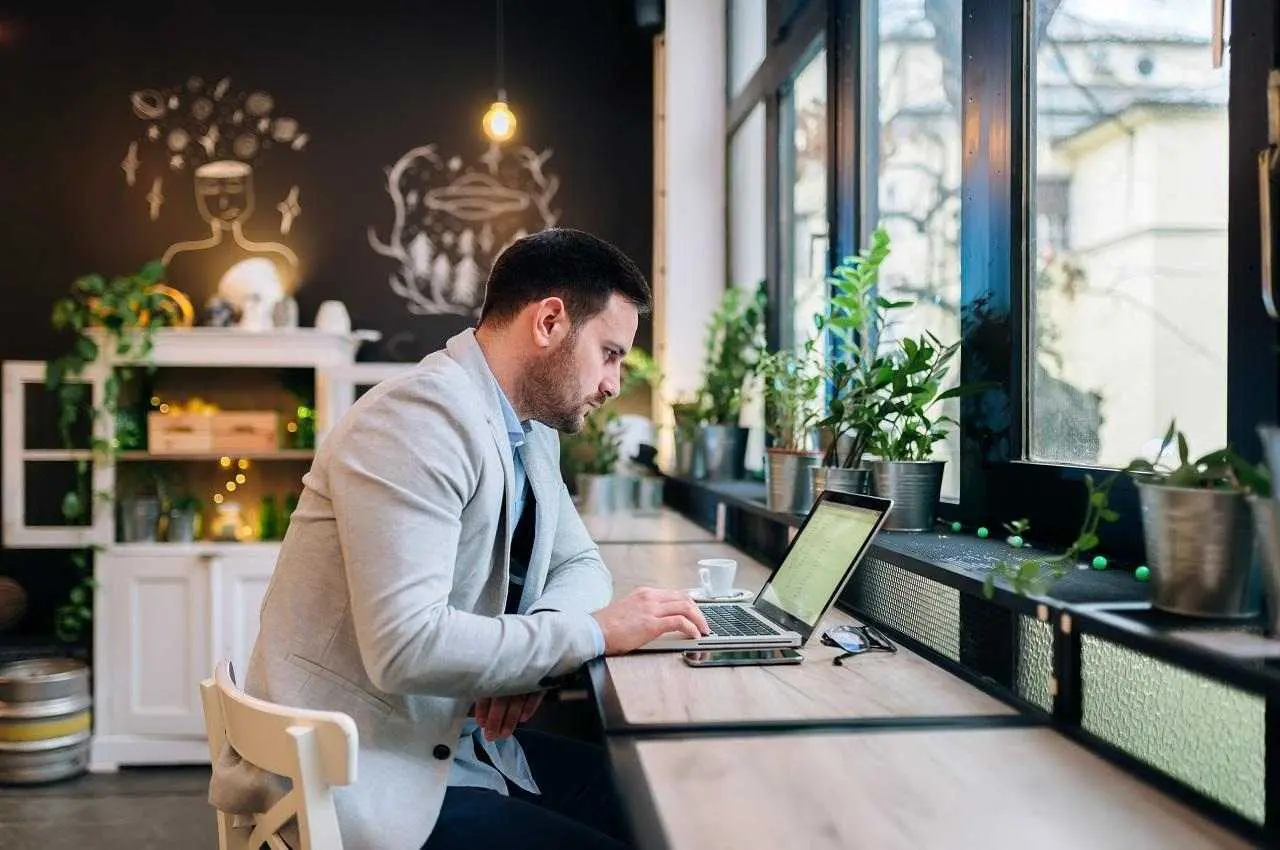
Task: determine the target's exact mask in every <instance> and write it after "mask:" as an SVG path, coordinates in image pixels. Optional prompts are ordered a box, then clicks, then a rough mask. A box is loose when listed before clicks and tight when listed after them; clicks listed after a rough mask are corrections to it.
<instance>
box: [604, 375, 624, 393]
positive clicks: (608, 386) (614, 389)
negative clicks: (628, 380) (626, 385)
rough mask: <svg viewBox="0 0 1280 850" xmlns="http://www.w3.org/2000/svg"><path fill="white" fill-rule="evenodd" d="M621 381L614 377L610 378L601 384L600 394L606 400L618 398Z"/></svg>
mask: <svg viewBox="0 0 1280 850" xmlns="http://www.w3.org/2000/svg"><path fill="white" fill-rule="evenodd" d="M619 383H620V382H619V380H618V379H617V378H615V377H613V376H609V377H607V378H605V379H604V380H603V381H601V382H600V392H601V394H602V395H603V396H604V397H605V398H617V397H618V391H619Z"/></svg>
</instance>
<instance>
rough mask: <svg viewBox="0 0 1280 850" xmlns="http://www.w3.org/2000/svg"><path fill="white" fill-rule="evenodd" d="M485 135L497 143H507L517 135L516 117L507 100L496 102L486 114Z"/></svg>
mask: <svg viewBox="0 0 1280 850" xmlns="http://www.w3.org/2000/svg"><path fill="white" fill-rule="evenodd" d="M483 124H484V133H485V135H486V136H488V137H489V138H490V139H492V140H493V141H495V142H505V141H507V140H508V139H510V138H511V137H512V136H514V135H515V134H516V115H515V113H514V112H512V111H511V107H509V106H507V102H506V101H505V100H495V101H494V102H493V104H492V105H491V106H490V107H489V111H488V112H486V113H485V114H484V122H483Z"/></svg>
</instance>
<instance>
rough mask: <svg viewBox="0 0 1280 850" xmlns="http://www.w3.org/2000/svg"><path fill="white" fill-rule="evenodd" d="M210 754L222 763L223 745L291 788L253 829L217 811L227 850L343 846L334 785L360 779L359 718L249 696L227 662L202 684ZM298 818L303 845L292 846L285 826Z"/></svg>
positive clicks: (336, 848) (220, 843)
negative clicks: (281, 778) (284, 833)
mask: <svg viewBox="0 0 1280 850" xmlns="http://www.w3.org/2000/svg"><path fill="white" fill-rule="evenodd" d="M200 696H201V699H202V700H203V702H204V721H205V728H206V730H207V732H208V736H209V755H210V756H211V758H212V760H213V763H214V764H217V761H218V755H219V753H220V752H221V751H222V745H223V743H224V742H229V743H230V744H231V747H232V749H234V750H235V751H236V753H238V754H239V756H240V757H241V758H242V759H244V760H245V761H246V762H248V763H250V764H252V765H254V766H256V767H259V768H261V769H263V770H266V771H269V772H271V773H275V774H278V775H280V776H284V777H287V778H288V779H289V780H290V782H291V783H292V790H290V791H289V793H288V794H286V795H285V796H284V797H283V798H281V799H280V800H279V801H278V802H277V803H276V804H275V805H274V806H272V807H271V809H270V810H269V811H267V812H263V813H259V814H257V815H255V816H254V818H253V821H254V822H253V823H252V824H251V825H248V826H238V825H236V815H233V814H229V813H227V812H221V811H219V812H217V818H218V846H219V848H220V850H259V848H261V846H262V845H263V844H266V845H267V846H268V847H270V848H271V850H342V836H341V834H340V833H339V831H338V814H337V810H336V809H335V807H334V802H333V792H332V790H331V789H332V788H333V787H334V786H338V785H350V784H351V783H353V782H355V780H356V750H357V746H358V743H359V737H358V734H357V731H356V725H355V721H353V720H352V719H351V718H350V717H349V716H347V715H346V714H343V713H341V712H337V711H313V710H310V709H300V708H289V707H288V706H283V705H276V704H275V703H271V702H267V701H266V700H261V699H257V698H255V697H252V696H249V695H248V694H246V693H245V692H244V691H243V690H241V689H240V688H239V687H238V686H237V685H236V683H235V680H234V678H233V672H232V670H231V664H230V662H228V661H225V660H224V661H220V662H219V663H218V665H217V666H216V667H215V668H214V673H213V678H211V679H205V680H204V681H203V682H201V683H200ZM295 819H296V821H297V834H298V837H299V839H300V841H301V846H299V847H293V848H290V846H289V845H288V844H286V843H285V841H284V839H282V838H281V837H280V833H281V830H282V829H283V828H284V827H286V826H287V825H288V824H289V823H290V822H291V821H293V820H295Z"/></svg>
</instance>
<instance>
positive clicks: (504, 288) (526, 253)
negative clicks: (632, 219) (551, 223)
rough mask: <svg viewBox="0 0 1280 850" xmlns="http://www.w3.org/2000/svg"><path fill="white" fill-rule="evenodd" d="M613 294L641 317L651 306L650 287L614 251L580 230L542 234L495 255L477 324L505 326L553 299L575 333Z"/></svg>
mask: <svg viewBox="0 0 1280 850" xmlns="http://www.w3.org/2000/svg"><path fill="white" fill-rule="evenodd" d="M614 293H617V294H618V295H620V296H622V297H623V298H625V299H626V300H628V301H630V302H631V303H632V304H634V305H635V306H636V309H637V310H639V311H640V315H642V316H644V315H648V313H649V311H650V310H651V309H652V307H653V292H652V291H651V290H650V289H649V283H648V282H647V281H646V280H645V279H644V275H643V274H641V272H640V269H639V268H637V267H636V264H635V263H633V262H632V261H631V259H630V258H629V257H628V256H627V255H626V254H624V253H623V252H622V251H620V250H618V248H617V247H615V246H613V245H611V244H609V243H608V242H606V241H604V240H603V239H600V238H598V237H596V236H592V235H591V234H590V233H584V232H583V231H581V230H573V229H570V228H564V227H557V228H551V229H548V230H540V231H538V232H537V233H534V234H531V235H529V236H525V237H524V238H522V239H519V240H517V241H516V242H514V243H513V244H512V245H511V246H509V247H508V248H507V250H505V251H503V252H502V253H501V254H500V255H498V259H497V260H496V261H495V262H494V264H493V269H492V270H491V271H490V272H489V281H488V283H487V284H486V286H485V299H484V307H483V308H482V309H481V311H480V324H484V323H485V322H488V321H493V322H496V323H498V324H504V323H506V322H509V321H511V320H512V319H514V318H515V317H516V316H517V315H519V313H520V311H521V310H523V309H524V308H525V307H526V306H528V305H529V304H532V303H533V302H535V301H540V300H542V299H543V298H550V297H552V296H556V297H558V298H560V299H561V300H562V301H564V304H565V308H566V309H567V310H568V312H569V320H570V321H571V322H572V323H573V327H574V329H575V330H576V329H577V328H579V327H580V326H581V323H582V322H585V321H587V320H588V319H590V318H592V317H593V316H596V315H598V314H599V313H601V312H602V311H603V310H604V308H605V307H606V306H607V305H608V303H609V298H610V296H612V295H613V294H614Z"/></svg>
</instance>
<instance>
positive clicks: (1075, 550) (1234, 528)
mask: <svg viewBox="0 0 1280 850" xmlns="http://www.w3.org/2000/svg"><path fill="white" fill-rule="evenodd" d="M1266 438H1267V435H1266V433H1264V434H1263V439H1264V444H1265V443H1266ZM1175 442H1176V445H1177V463H1176V465H1169V464H1166V463H1165V462H1164V460H1163V459H1164V457H1165V455H1166V453H1167V452H1168V449H1169V448H1170V447H1171V446H1173V445H1174V444H1175ZM1126 475H1127V476H1130V477H1131V478H1132V479H1133V480H1134V483H1135V484H1136V485H1137V487H1138V494H1139V499H1140V504H1141V506H1142V532H1143V541H1144V544H1145V548H1146V556H1147V561H1148V563H1149V565H1150V567H1149V568H1150V571H1151V583H1152V605H1153V606H1154V607H1156V608H1159V609H1161V610H1164V611H1169V612H1171V613H1174V614H1182V615H1188V616H1194V617H1226V618H1233V617H1248V616H1252V615H1254V614H1256V613H1257V605H1256V600H1255V599H1254V598H1252V596H1251V594H1250V592H1249V590H1250V588H1249V585H1250V583H1251V582H1250V578H1251V572H1252V566H1253V553H1254V529H1255V528H1256V529H1257V530H1258V533H1259V534H1260V535H1261V543H1262V545H1261V546H1260V547H1259V550H1260V555H1261V560H1262V562H1263V565H1264V567H1271V566H1272V564H1271V563H1269V561H1271V560H1272V559H1273V558H1274V557H1275V556H1280V547H1277V546H1276V543H1277V542H1280V541H1277V540H1276V538H1275V534H1276V533H1277V532H1280V523H1277V519H1280V514H1278V513H1277V512H1276V510H1275V506H1276V505H1277V502H1276V500H1275V499H1274V498H1272V485H1271V476H1270V475H1269V474H1268V473H1267V471H1266V468H1265V467H1262V466H1252V465H1250V464H1249V463H1248V461H1246V460H1244V459H1243V458H1241V457H1240V456H1239V455H1237V454H1236V453H1235V451H1234V450H1233V449H1232V448H1231V447H1230V446H1227V447H1226V448H1223V449H1218V450H1216V451H1212V452H1209V453H1208V454H1206V455H1204V456H1202V457H1199V458H1196V459H1194V460H1193V459H1192V458H1191V455H1190V451H1189V448H1188V445H1187V441H1186V437H1185V436H1184V435H1183V434H1182V433H1181V432H1179V431H1178V430H1177V427H1176V422H1173V423H1170V424H1169V430H1168V432H1167V433H1166V434H1165V437H1164V440H1163V441H1162V442H1161V445H1160V450H1159V452H1158V453H1157V454H1156V458H1155V460H1154V461H1152V460H1147V459H1146V458H1137V459H1135V460H1133V461H1130V462H1129V464H1128V465H1127V466H1125V467H1124V468H1123V469H1119V470H1116V471H1115V472H1113V473H1111V474H1110V475H1109V476H1107V478H1105V479H1103V480H1102V481H1101V482H1098V483H1095V482H1094V479H1093V476H1091V475H1085V478H1084V483H1085V513H1084V520H1083V522H1082V524H1081V527H1080V532H1079V534H1078V535H1077V536H1076V539H1075V540H1074V541H1073V542H1072V543H1071V545H1070V547H1068V548H1067V550H1066V551H1065V552H1063V553H1062V554H1061V555H1056V556H1053V557H1049V558H1026V559H1023V560H1022V561H1020V562H1018V563H1016V564H1014V563H1010V562H1007V561H1003V560H1001V561H998V562H996V564H994V565H993V567H992V569H991V570H990V571H989V572H988V574H987V577H986V580H985V582H984V587H983V592H984V594H985V595H986V596H987V598H991V597H992V596H993V595H994V593H995V584H996V580H997V578H1004V579H1006V580H1007V581H1008V582H1009V583H1010V586H1011V588H1012V590H1013V591H1014V592H1015V593H1044V592H1046V591H1047V590H1048V587H1049V585H1050V584H1051V583H1052V582H1053V581H1055V580H1057V579H1060V578H1062V577H1063V576H1064V575H1066V574H1067V573H1068V572H1070V571H1071V570H1073V569H1075V568H1076V564H1077V562H1078V561H1079V559H1080V558H1081V556H1083V555H1085V554H1087V553H1088V552H1091V551H1093V550H1094V549H1096V548H1097V546H1098V544H1099V542H1100V539H1099V526H1100V525H1101V523H1103V522H1115V521H1116V520H1117V519H1119V518H1120V515H1119V514H1118V513H1117V512H1116V511H1115V510H1113V509H1112V508H1111V506H1110V495H1111V490H1112V489H1113V488H1114V486H1115V483H1116V481H1117V480H1119V479H1120V477H1121V476H1126ZM1250 507H1252V508H1253V517H1252V523H1251V521H1250V517H1249V513H1250ZM1274 593H1280V586H1277V587H1276V589H1275V591H1274ZM1272 598H1274V596H1273V597H1272ZM1272 604H1273V605H1274V604H1275V603H1274V602H1273V603H1272Z"/></svg>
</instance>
